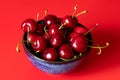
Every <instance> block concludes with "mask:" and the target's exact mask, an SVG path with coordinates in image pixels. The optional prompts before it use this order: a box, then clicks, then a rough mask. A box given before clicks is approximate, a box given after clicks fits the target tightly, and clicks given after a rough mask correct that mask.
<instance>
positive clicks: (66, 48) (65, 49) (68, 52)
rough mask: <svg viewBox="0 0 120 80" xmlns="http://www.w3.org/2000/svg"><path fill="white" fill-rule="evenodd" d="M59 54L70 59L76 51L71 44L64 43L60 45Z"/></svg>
mask: <svg viewBox="0 0 120 80" xmlns="http://www.w3.org/2000/svg"><path fill="white" fill-rule="evenodd" d="M59 55H60V57H61V58H63V59H70V58H73V57H74V52H73V50H72V47H71V46H70V45H69V44H63V45H62V46H61V47H60V50H59Z"/></svg>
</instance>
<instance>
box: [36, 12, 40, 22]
mask: <svg viewBox="0 0 120 80" xmlns="http://www.w3.org/2000/svg"><path fill="white" fill-rule="evenodd" d="M39 15H40V14H39V13H37V17H36V21H38V20H39Z"/></svg>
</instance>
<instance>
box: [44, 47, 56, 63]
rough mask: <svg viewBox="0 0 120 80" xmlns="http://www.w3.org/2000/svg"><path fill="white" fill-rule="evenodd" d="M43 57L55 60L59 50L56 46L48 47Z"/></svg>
mask: <svg viewBox="0 0 120 80" xmlns="http://www.w3.org/2000/svg"><path fill="white" fill-rule="evenodd" d="M42 58H43V59H45V60H50V61H55V60H57V58H58V56H57V51H56V50H55V49H54V48H47V49H46V50H45V51H44V52H43V53H42Z"/></svg>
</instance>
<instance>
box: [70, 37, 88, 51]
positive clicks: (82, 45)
mask: <svg viewBox="0 0 120 80" xmlns="http://www.w3.org/2000/svg"><path fill="white" fill-rule="evenodd" d="M87 43H88V40H87V39H86V37H85V36H83V35H80V36H77V37H75V38H74V39H73V40H72V41H71V46H72V48H73V49H74V50H75V51H77V52H79V53H84V52H85V51H86V50H87Z"/></svg>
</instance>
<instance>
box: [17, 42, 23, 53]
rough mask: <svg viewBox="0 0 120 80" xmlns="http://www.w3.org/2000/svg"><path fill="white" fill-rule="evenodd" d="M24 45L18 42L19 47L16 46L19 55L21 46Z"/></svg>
mask: <svg viewBox="0 0 120 80" xmlns="http://www.w3.org/2000/svg"><path fill="white" fill-rule="evenodd" d="M21 44H22V42H18V44H17V46H16V51H17V52H18V53H20V45H21Z"/></svg>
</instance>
